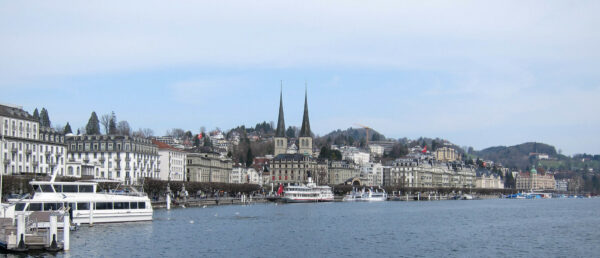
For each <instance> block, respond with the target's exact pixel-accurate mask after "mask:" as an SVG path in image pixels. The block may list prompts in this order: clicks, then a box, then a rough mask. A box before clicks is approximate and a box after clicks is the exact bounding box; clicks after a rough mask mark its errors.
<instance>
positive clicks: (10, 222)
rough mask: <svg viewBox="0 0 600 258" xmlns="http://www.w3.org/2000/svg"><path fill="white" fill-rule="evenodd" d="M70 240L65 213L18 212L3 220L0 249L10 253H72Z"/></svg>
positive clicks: (66, 213)
mask: <svg viewBox="0 0 600 258" xmlns="http://www.w3.org/2000/svg"><path fill="white" fill-rule="evenodd" d="M61 225H66V226H64V227H63V226H61ZM59 226H60V227H59ZM69 237H70V220H69V216H68V212H65V211H45V212H44V211H36V212H31V213H26V212H18V213H17V214H16V215H15V218H0V248H2V249H3V250H5V251H8V252H28V251H31V250H44V251H49V252H57V251H62V250H69V245H70V244H69Z"/></svg>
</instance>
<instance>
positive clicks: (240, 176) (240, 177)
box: [229, 167, 248, 184]
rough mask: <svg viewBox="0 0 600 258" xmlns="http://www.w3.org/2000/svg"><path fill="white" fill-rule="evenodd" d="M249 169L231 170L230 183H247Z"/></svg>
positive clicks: (237, 168)
mask: <svg viewBox="0 0 600 258" xmlns="http://www.w3.org/2000/svg"><path fill="white" fill-rule="evenodd" d="M247 179H248V169H247V168H244V167H234V168H232V169H231V174H229V183H232V184H243V183H247Z"/></svg>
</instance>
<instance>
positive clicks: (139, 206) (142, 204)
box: [138, 202, 146, 209]
mask: <svg viewBox="0 0 600 258" xmlns="http://www.w3.org/2000/svg"><path fill="white" fill-rule="evenodd" d="M145 208H146V203H145V202H138V209H145Z"/></svg>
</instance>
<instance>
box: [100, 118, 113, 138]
mask: <svg viewBox="0 0 600 258" xmlns="http://www.w3.org/2000/svg"><path fill="white" fill-rule="evenodd" d="M110 118H111V116H110V114H104V115H102V117H100V124H101V125H102V127H104V133H105V134H108V126H109V125H110Z"/></svg>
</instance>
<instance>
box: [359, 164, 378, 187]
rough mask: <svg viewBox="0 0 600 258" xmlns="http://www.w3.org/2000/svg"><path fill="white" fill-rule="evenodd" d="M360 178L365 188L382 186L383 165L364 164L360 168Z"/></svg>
mask: <svg viewBox="0 0 600 258" xmlns="http://www.w3.org/2000/svg"><path fill="white" fill-rule="evenodd" d="M360 170H361V171H360V172H361V173H360V174H361V175H360V177H361V178H363V179H364V180H363V181H362V182H363V185H366V186H383V165H381V163H372V162H370V163H366V164H364V165H362V166H361V167H360Z"/></svg>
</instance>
